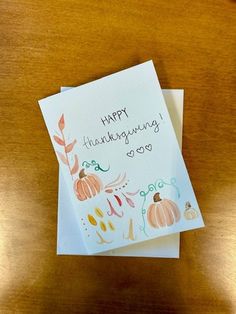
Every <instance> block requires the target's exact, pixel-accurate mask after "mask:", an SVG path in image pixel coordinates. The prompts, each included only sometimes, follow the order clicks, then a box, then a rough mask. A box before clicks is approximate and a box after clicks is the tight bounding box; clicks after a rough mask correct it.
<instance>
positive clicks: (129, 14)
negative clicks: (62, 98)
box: [0, 0, 236, 314]
mask: <svg viewBox="0 0 236 314" xmlns="http://www.w3.org/2000/svg"><path fill="white" fill-rule="evenodd" d="M235 36H236V2H235V1H230V0H196V1H188V0H179V1H177V0H173V1H166V0H160V1H157V0H156V1H155V0H144V1H138V0H129V1H121V0H120V1H116V0H113V1H104V0H99V1H98V0H97V1H90V0H89V1H88V0H83V1H81V0H74V1H72V0H68V1H66V0H57V1H56V0H53V1H50V0H49V1H39V0H9V1H5V0H1V1H0V58H1V59H0V60H1V63H0V118H1V120H0V140H1V141H0V143H1V155H0V156H1V157H0V158H1V161H0V313H74V312H77V313H112V314H115V313H204V314H205V313H236V231H235V228H236V169H235V166H236V154H235V151H236V146H235V143H236V136H235V128H236V120H235V117H236V112H235V107H236V104H235V98H236V97H235V96H236V94H235V83H236V80H235V78H236V77H235V70H236V68H235V65H236V53H235V51H236V45H235V43H236V41H235ZM149 59H153V61H154V63H155V66H156V69H157V71H158V75H159V78H160V82H161V86H162V87H163V88H184V90H185V104H184V136H183V154H184V158H185V161H186V164H187V167H188V169H189V173H190V177H191V179H192V183H193V186H194V189H195V192H196V195H197V198H198V200H199V204H200V207H201V209H202V213H203V216H204V220H205V223H206V228H205V229H201V230H196V231H190V232H186V233H183V234H182V236H181V258H180V259H179V260H168V259H152V258H122V257H120V258H119V257H79V256H78V257H76V256H64V257H63V256H56V230H57V187H58V165H57V161H56V158H55V155H54V152H53V150H52V147H51V143H50V140H49V136H48V133H47V130H46V127H45V124H44V121H43V118H42V115H41V113H40V110H39V107H38V104H37V100H38V99H41V98H43V97H45V96H47V95H51V94H54V93H56V92H58V89H59V87H60V86H63V85H64V86H76V85H79V84H82V83H86V82H89V81H91V80H94V79H96V78H100V77H102V76H104V75H107V74H110V73H113V72H115V71H118V70H121V69H124V68H126V67H129V66H132V65H136V64H138V63H140V62H144V61H146V60H149Z"/></svg>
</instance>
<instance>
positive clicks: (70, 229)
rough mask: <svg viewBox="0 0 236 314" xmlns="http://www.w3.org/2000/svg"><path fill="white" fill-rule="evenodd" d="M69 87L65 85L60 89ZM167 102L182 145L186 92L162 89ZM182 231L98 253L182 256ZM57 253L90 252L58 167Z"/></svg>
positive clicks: (81, 253) (75, 253)
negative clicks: (86, 246)
mask: <svg viewBox="0 0 236 314" xmlns="http://www.w3.org/2000/svg"><path fill="white" fill-rule="evenodd" d="M66 89H69V87H62V88H61V91H64V90H66ZM162 92H163V95H164V98H165V101H166V105H167V108H168V111H169V114H170V117H171V121H172V123H173V127H174V129H175V132H176V136H177V139H178V142H179V145H180V147H181V145H182V125H183V96H184V91H183V90H180V89H172V90H167V89H164V90H162ZM179 243H180V235H179V233H176V234H172V235H169V236H165V237H161V238H157V239H152V240H149V241H145V242H142V243H137V244H133V245H130V246H127V247H123V248H119V249H115V250H110V251H106V252H104V253H100V254H96V255H103V256H104V255H106V256H111V255H113V256H140V257H141V256H142V257H166V258H178V257H179ZM57 254H58V255H88V253H87V251H86V249H85V246H84V244H83V239H82V235H81V233H80V230H79V228H78V224H77V223H76V219H75V214H74V210H73V208H72V204H71V202H70V198H69V195H68V193H67V187H66V184H65V182H64V178H63V175H62V172H61V171H59V191H58V228H57Z"/></svg>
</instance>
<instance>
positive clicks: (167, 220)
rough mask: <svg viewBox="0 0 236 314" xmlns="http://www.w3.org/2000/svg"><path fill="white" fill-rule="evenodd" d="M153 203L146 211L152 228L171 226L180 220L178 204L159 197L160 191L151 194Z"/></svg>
mask: <svg viewBox="0 0 236 314" xmlns="http://www.w3.org/2000/svg"><path fill="white" fill-rule="evenodd" d="M153 201H154V203H153V204H151V205H150V206H149V208H148V211H147V220H148V223H149V224H150V225H151V226H152V227H153V228H161V227H166V226H171V225H173V224H174V223H175V222H178V221H179V220H180V211H179V208H178V206H177V205H176V204H175V203H174V202H173V201H171V200H168V199H163V200H162V199H161V198H160V193H156V194H155V195H154V196H153Z"/></svg>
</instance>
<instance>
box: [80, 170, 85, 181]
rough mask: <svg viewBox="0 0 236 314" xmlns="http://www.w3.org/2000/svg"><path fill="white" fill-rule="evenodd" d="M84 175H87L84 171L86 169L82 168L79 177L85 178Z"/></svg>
mask: <svg viewBox="0 0 236 314" xmlns="http://www.w3.org/2000/svg"><path fill="white" fill-rule="evenodd" d="M84 177H86V174H85V173H84V169H82V170H80V173H79V178H80V179H83V178H84Z"/></svg>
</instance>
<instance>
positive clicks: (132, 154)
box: [127, 144, 152, 158]
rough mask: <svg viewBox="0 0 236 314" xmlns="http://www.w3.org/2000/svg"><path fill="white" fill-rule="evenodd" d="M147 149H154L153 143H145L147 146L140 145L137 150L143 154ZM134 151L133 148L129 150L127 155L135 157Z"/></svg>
mask: <svg viewBox="0 0 236 314" xmlns="http://www.w3.org/2000/svg"><path fill="white" fill-rule="evenodd" d="M145 149H146V150H148V151H149V152H150V151H151V150H152V144H148V145H145V148H144V147H143V146H140V147H139V148H137V149H136V152H137V153H139V154H143V153H144V152H145ZM134 153H135V152H134V150H133V149H132V150H131V151H129V152H128V153H127V156H128V157H131V158H133V157H134Z"/></svg>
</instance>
